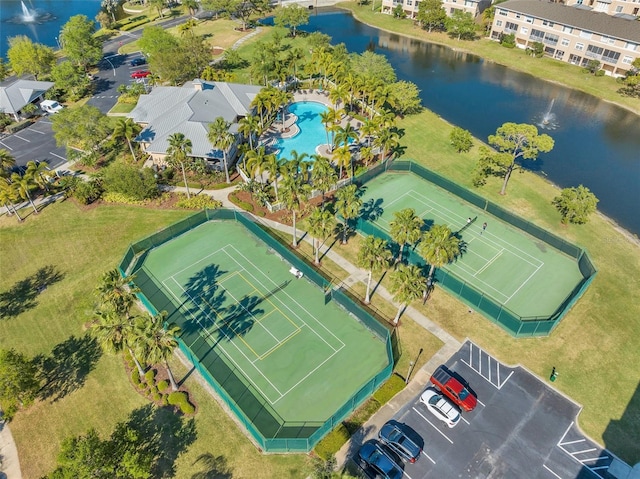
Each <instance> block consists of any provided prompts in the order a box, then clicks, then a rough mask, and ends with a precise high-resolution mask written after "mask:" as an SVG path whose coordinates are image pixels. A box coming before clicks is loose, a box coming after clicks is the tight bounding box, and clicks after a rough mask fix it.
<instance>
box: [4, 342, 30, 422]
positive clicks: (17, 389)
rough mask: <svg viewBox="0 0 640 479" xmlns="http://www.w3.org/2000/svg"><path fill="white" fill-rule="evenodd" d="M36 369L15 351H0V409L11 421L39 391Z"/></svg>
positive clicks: (28, 360)
mask: <svg viewBox="0 0 640 479" xmlns="http://www.w3.org/2000/svg"><path fill="white" fill-rule="evenodd" d="M37 375H38V369H37V367H36V366H35V364H34V363H33V361H31V360H30V359H28V358H27V357H26V356H25V355H24V354H22V353H19V352H17V351H16V350H15V349H0V409H2V411H3V415H4V418H5V419H7V420H9V421H10V420H11V419H12V418H13V416H14V415H15V414H16V412H18V410H19V409H20V408H23V407H27V406H29V405H30V404H31V403H32V402H33V401H34V399H35V398H36V394H37V393H38V390H39V389H40V381H39V380H38V376H37Z"/></svg>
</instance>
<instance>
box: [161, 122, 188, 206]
mask: <svg viewBox="0 0 640 479" xmlns="http://www.w3.org/2000/svg"><path fill="white" fill-rule="evenodd" d="M192 146H193V145H192V144H191V140H190V139H189V138H187V137H186V136H184V135H183V134H182V133H173V134H171V136H169V148H168V149H167V154H168V156H167V160H168V162H169V164H170V165H174V166H175V165H180V169H181V170H182V179H183V180H184V186H185V188H186V189H187V198H191V194H190V193H189V183H187V172H186V167H185V164H186V163H187V161H188V160H189V153H191V147H192Z"/></svg>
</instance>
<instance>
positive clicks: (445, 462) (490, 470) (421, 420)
mask: <svg viewBox="0 0 640 479" xmlns="http://www.w3.org/2000/svg"><path fill="white" fill-rule="evenodd" d="M446 365H447V366H448V367H449V369H451V370H453V371H455V372H457V373H458V374H460V375H462V376H463V377H464V378H465V379H466V380H467V381H468V382H469V384H470V386H471V388H472V389H473V390H474V391H475V392H476V393H477V396H478V406H477V407H476V408H475V409H474V410H473V411H471V412H468V413H463V417H462V421H461V422H459V423H458V424H457V425H456V426H455V427H454V428H451V429H450V428H448V427H447V426H446V425H444V423H442V422H440V421H439V420H438V419H437V418H436V417H435V416H434V415H433V414H431V413H430V412H429V411H428V410H427V408H426V407H425V406H424V405H423V404H422V403H420V402H419V397H420V395H419V394H418V395H417V396H414V398H413V399H412V400H410V401H409V402H408V403H407V404H405V405H404V406H403V407H401V408H400V409H399V410H398V412H397V413H396V414H395V415H394V417H393V419H395V420H396V421H399V422H401V423H404V424H405V425H407V426H409V427H410V428H412V429H413V430H414V431H415V432H416V433H417V434H418V435H419V436H420V437H421V438H422V439H423V441H424V451H423V456H422V457H421V458H420V460H418V461H417V462H416V463H415V464H405V468H404V471H405V477H407V478H409V479H417V478H473V479H485V478H496V479H498V478H501V479H502V478H527V479H596V478H598V477H600V478H605V477H608V476H607V473H606V471H607V469H608V467H609V465H610V464H611V461H612V460H613V456H612V455H611V453H609V452H608V451H607V450H605V449H603V448H602V447H600V446H599V445H597V444H596V443H595V442H593V441H592V440H590V439H589V438H588V437H586V436H585V435H584V434H582V433H581V432H580V430H579V428H578V427H577V426H576V421H577V416H578V414H579V412H580V407H579V406H578V405H577V404H575V403H574V402H572V401H570V400H569V399H567V398H566V397H565V396H563V395H562V394H560V393H559V392H557V391H556V390H554V389H553V388H551V387H549V386H548V385H547V384H546V383H544V382H543V381H541V380H540V379H538V378H537V377H536V376H534V375H533V374H531V373H529V372H528V371H527V370H525V369H524V368H522V367H516V368H510V367H508V366H505V365H504V364H502V363H500V362H499V361H497V360H496V359H495V358H493V357H491V356H490V355H489V354H487V353H486V352H484V351H483V350H481V349H480V348H478V347H477V346H476V345H474V344H473V343H471V342H470V341H467V342H465V343H464V344H463V345H462V347H461V349H460V350H459V351H458V352H457V353H456V354H454V355H453V356H452V357H451V358H450V359H449V360H448V361H447V362H446ZM424 386H425V387H426V384H425V385H424ZM423 389H424V388H423ZM373 432H374V433H375V434H377V431H373Z"/></svg>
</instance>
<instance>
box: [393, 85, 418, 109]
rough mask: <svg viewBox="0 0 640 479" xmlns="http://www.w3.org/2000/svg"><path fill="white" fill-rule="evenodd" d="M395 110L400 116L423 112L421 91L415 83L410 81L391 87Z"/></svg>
mask: <svg viewBox="0 0 640 479" xmlns="http://www.w3.org/2000/svg"><path fill="white" fill-rule="evenodd" d="M391 93H392V97H393V104H394V110H395V111H396V112H397V113H398V114H399V115H409V114H413V113H419V112H420V111H421V110H422V100H421V99H420V90H419V89H418V86H417V85H416V84H415V83H412V82H410V81H404V80H401V81H398V82H395V83H394V84H393V86H392V87H391Z"/></svg>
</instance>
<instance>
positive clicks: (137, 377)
mask: <svg viewBox="0 0 640 479" xmlns="http://www.w3.org/2000/svg"><path fill="white" fill-rule="evenodd" d="M131 382H132V383H133V384H135V385H136V386H138V387H140V373H139V372H138V370H137V369H134V370H133V371H131Z"/></svg>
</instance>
